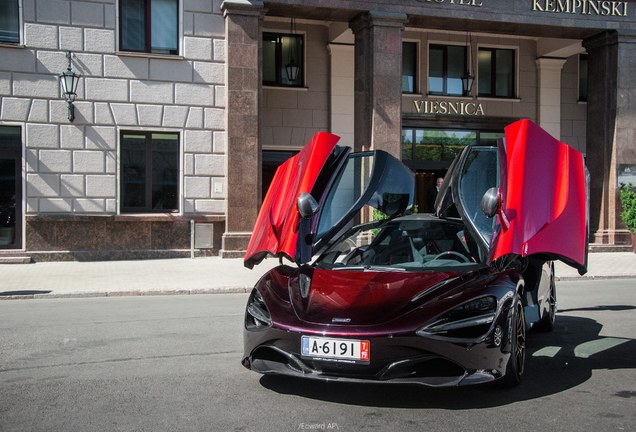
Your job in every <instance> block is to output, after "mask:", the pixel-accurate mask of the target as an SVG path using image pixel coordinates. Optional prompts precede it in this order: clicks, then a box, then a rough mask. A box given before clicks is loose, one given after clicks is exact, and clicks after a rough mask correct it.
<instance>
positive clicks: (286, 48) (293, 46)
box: [263, 33, 305, 87]
mask: <svg viewBox="0 0 636 432" xmlns="http://www.w3.org/2000/svg"><path fill="white" fill-rule="evenodd" d="M303 46H304V38H303V36H302V35H297V34H293V35H292V34H279V33H263V84H264V85H271V86H285V87H302V86H304V74H305V71H304V63H305V59H304V48H303Z"/></svg>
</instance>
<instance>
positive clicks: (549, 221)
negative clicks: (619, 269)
mask: <svg viewBox="0 0 636 432" xmlns="http://www.w3.org/2000/svg"><path fill="white" fill-rule="evenodd" d="M491 187H497V188H498V193H497V200H498V205H497V214H496V216H495V217H494V218H488V217H487V216H485V215H484V213H483V212H482V211H481V208H480V207H481V204H482V203H481V200H482V197H483V195H484V193H485V192H486V191H487V190H488V189H489V188H491ZM439 195H440V196H439V197H438V199H437V201H436V203H435V206H436V213H437V215H438V216H441V217H445V216H446V215H447V213H448V212H449V209H451V208H456V209H457V212H458V213H459V215H460V216H461V218H462V219H463V220H464V222H465V223H466V225H467V226H468V228H469V230H470V231H471V234H473V235H474V237H475V238H477V239H478V240H480V244H481V246H482V249H483V251H484V257H486V263H487V264H491V263H493V262H495V261H496V260H498V259H499V258H502V257H504V256H506V255H510V254H512V255H520V256H524V257H525V256H530V255H535V256H540V257H543V258H544V259H546V260H556V259H558V260H561V261H563V262H565V263H566V264H568V265H571V266H573V267H575V268H576V269H577V270H578V271H579V273H580V274H584V273H585V272H586V271H587V239H588V236H587V233H588V225H587V224H588V214H589V212H588V208H587V202H588V201H587V178H586V169H585V164H584V160H583V155H582V154H581V153H579V152H578V151H576V150H574V149H573V148H571V147H570V146H568V145H567V144H565V143H562V142H560V141H558V140H556V139H555V138H553V137H552V136H550V134H548V133H547V132H546V131H544V130H543V129H541V127H539V126H538V125H536V124H534V123H533V122H531V121H529V120H520V121H517V122H515V123H512V124H511V125H509V126H508V127H506V129H505V141H500V143H499V147H498V148H493V147H490V148H487V147H467V148H466V149H464V151H463V152H462V154H460V155H459V156H458V157H457V159H456V160H455V161H454V162H453V164H452V166H451V168H450V169H449V172H448V173H447V175H446V178H445V179H444V185H443V187H442V190H441V191H440V194H439Z"/></svg>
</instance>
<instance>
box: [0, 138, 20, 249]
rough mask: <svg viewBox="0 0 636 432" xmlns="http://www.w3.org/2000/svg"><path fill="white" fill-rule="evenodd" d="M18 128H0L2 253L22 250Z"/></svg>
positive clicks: (0, 223) (0, 243) (0, 227)
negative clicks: (5, 250) (8, 250)
mask: <svg viewBox="0 0 636 432" xmlns="http://www.w3.org/2000/svg"><path fill="white" fill-rule="evenodd" d="M20 137H21V133H20V128H19V127H14V126H0V249H21V248H22V143H21V138H20Z"/></svg>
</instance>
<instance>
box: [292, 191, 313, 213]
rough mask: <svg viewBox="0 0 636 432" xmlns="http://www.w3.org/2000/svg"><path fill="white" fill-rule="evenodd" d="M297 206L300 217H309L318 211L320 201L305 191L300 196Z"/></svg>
mask: <svg viewBox="0 0 636 432" xmlns="http://www.w3.org/2000/svg"><path fill="white" fill-rule="evenodd" d="M296 207H297V208H298V213H300V217H302V218H303V219H309V218H310V217H312V216H313V215H315V214H316V213H318V203H317V202H316V199H315V198H314V197H313V196H311V194H309V193H307V192H303V193H301V194H300V195H299V196H298V201H297V203H296Z"/></svg>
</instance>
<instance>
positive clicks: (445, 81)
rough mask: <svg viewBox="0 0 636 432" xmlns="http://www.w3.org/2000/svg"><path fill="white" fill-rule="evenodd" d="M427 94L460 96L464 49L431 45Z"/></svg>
mask: <svg viewBox="0 0 636 432" xmlns="http://www.w3.org/2000/svg"><path fill="white" fill-rule="evenodd" d="M428 63H429V70H428V93H429V94H432V95H444V96H461V95H462V94H463V90H462V76H463V75H464V73H465V71H466V47H465V46H454V45H431V46H430V47H429V54H428Z"/></svg>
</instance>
